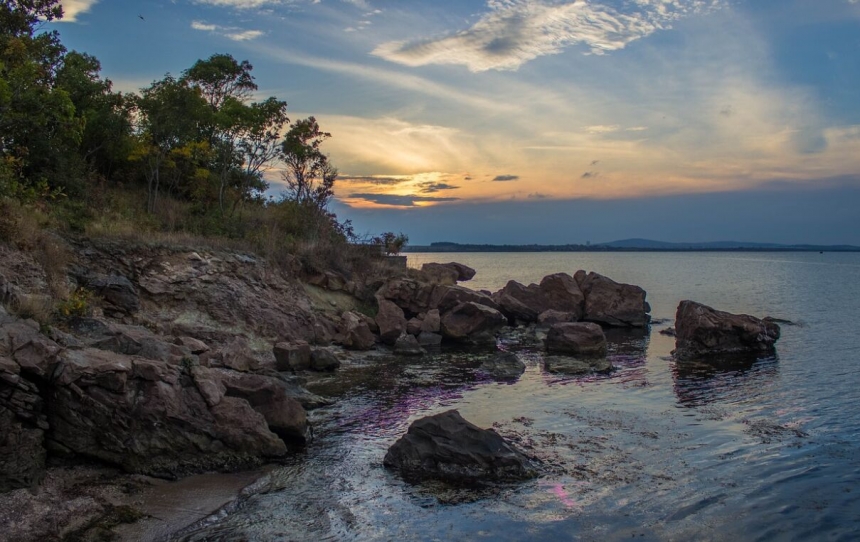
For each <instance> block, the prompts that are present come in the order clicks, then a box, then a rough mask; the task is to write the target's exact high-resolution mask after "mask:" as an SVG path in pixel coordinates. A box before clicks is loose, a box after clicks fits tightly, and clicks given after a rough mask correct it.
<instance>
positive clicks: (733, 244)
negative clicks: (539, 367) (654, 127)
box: [404, 239, 860, 252]
mask: <svg viewBox="0 0 860 542" xmlns="http://www.w3.org/2000/svg"><path fill="white" fill-rule="evenodd" d="M696 250H701V251H715V252H718V251H745V252H755V251H762V252H790V251H800V252H823V251H827V252H860V247H857V246H853V245H781V244H778V243H749V242H745V241H713V242H707V243H667V242H665V241H654V240H651V239H622V240H620V241H612V242H610V243H598V244H594V245H537V244H534V245H486V244H485V245H473V244H463V243H452V242H448V241H446V242H437V243H431V244H430V245H423V246H422V245H411V246H407V247H406V248H405V249H404V252H637V251H641V252H651V251H653V252H661V251H666V252H674V251H696Z"/></svg>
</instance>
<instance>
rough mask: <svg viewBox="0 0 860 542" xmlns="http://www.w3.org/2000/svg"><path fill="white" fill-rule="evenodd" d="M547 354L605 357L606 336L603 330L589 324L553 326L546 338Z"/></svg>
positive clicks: (569, 323)
mask: <svg viewBox="0 0 860 542" xmlns="http://www.w3.org/2000/svg"><path fill="white" fill-rule="evenodd" d="M546 349H547V351H549V352H557V353H561V354H572V355H574V356H583V357H602V356H605V355H606V336H605V335H604V334H603V329H601V327H600V326H599V325H597V324H593V323H590V322H567V323H561V324H554V325H553V326H552V327H551V328H550V329H549V333H548V334H547V337H546Z"/></svg>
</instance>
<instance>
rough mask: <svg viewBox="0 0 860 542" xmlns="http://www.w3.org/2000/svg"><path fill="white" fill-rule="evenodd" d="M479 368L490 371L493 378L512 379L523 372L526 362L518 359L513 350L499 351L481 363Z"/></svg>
mask: <svg viewBox="0 0 860 542" xmlns="http://www.w3.org/2000/svg"><path fill="white" fill-rule="evenodd" d="M481 369H483V370H484V371H487V372H488V373H490V375H492V376H493V377H494V378H498V379H500V380H512V379H516V378H519V377H520V375H522V374H523V373H524V372H525V370H526V364H525V363H523V362H522V361H520V358H519V356H517V355H516V354H514V353H513V352H501V353H500V354H498V355H496V356H494V357H493V358H492V359H488V360H487V361H485V362H484V363H482V364H481Z"/></svg>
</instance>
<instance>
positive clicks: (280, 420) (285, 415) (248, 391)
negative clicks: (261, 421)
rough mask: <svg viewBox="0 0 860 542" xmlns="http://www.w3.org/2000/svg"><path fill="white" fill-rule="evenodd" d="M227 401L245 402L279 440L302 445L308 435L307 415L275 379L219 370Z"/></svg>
mask: <svg viewBox="0 0 860 542" xmlns="http://www.w3.org/2000/svg"><path fill="white" fill-rule="evenodd" d="M217 373H218V375H219V376H220V377H221V381H222V382H223V383H224V386H225V387H226V390H227V391H226V395H227V397H238V398H240V399H244V400H245V401H247V402H248V404H250V405H251V408H253V409H254V410H255V411H256V412H259V413H260V414H262V416H263V418H265V420H266V423H267V424H268V427H269V429H271V430H272V431H273V432H274V433H275V434H277V435H278V436H279V437H281V438H282V439H285V440H288V441H298V442H305V440H306V439H307V432H308V421H307V413H306V412H305V409H304V408H303V407H302V405H301V404H300V403H299V402H298V401H297V400H296V399H294V398H292V397H289V396H288V395H287V391H286V386H285V385H284V382H283V381H282V380H281V379H280V378H277V377H274V376H266V375H261V374H253V373H239V372H236V371H230V370H224V369H221V370H218V371H217Z"/></svg>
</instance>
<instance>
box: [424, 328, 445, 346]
mask: <svg viewBox="0 0 860 542" xmlns="http://www.w3.org/2000/svg"><path fill="white" fill-rule="evenodd" d="M418 344H420V345H421V346H429V347H437V346H440V345H441V344H442V335H439V334H438V333H430V332H429V331H422V332H421V333H420V334H419V335H418Z"/></svg>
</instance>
